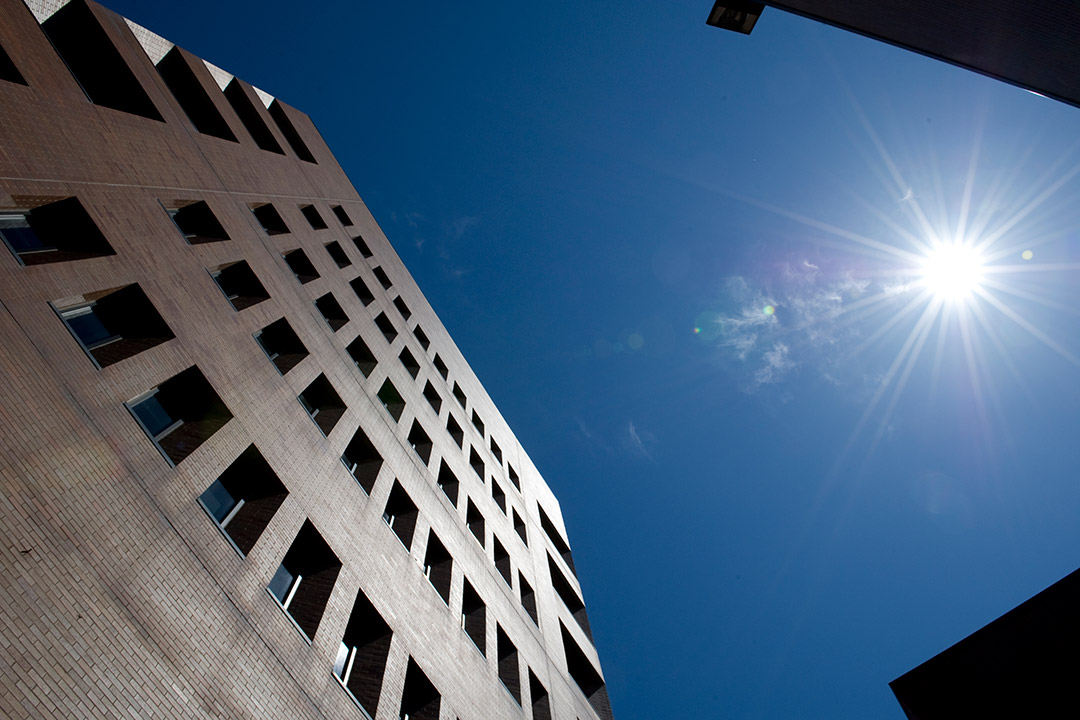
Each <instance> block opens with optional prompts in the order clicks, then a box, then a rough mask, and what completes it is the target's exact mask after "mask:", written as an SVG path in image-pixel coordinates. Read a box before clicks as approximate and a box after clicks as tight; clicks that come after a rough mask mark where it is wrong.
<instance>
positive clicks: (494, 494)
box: [491, 478, 506, 515]
mask: <svg viewBox="0 0 1080 720" xmlns="http://www.w3.org/2000/svg"><path fill="white" fill-rule="evenodd" d="M491 499H492V500H494V501H495V504H496V505H498V506H499V509H500V510H502V511H503V515H505V514H506V492H504V491H503V489H502V486H501V485H499V483H498V481H496V480H495V478H491Z"/></svg>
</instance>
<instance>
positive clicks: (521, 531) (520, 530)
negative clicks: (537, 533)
mask: <svg viewBox="0 0 1080 720" xmlns="http://www.w3.org/2000/svg"><path fill="white" fill-rule="evenodd" d="M512 511H513V514H514V532H516V533H517V534H518V537H519V538H521V542H523V543H525V547H528V546H529V535H528V531H527V530H526V529H525V521H524V520H523V519H522V518H521V516H520V515H518V511H517V508H512Z"/></svg>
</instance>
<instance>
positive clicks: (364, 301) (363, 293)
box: [349, 276, 375, 307]
mask: <svg viewBox="0 0 1080 720" xmlns="http://www.w3.org/2000/svg"><path fill="white" fill-rule="evenodd" d="M349 287H351V288H352V289H353V292H354V293H356V297H357V298H359V300H360V304H361V305H363V306H364V307H367V306H368V305H370V304H371V303H373V302H375V296H374V295H372V294H371V290H370V289H369V288H368V286H367V283H365V282H364V279H363V278H362V277H359V276H357V277H355V278H354V279H352V280H350V281H349Z"/></svg>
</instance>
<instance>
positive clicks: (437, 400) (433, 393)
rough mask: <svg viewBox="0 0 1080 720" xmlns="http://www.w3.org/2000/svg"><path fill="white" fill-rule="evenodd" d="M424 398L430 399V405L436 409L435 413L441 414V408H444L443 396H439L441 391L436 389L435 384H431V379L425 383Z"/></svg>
mask: <svg viewBox="0 0 1080 720" xmlns="http://www.w3.org/2000/svg"><path fill="white" fill-rule="evenodd" d="M424 399H425V400H427V401H428V405H430V406H431V409H432V410H434V411H435V414H436V415H438V414H439V410H440V409H441V408H442V397H440V396H439V392H438V391H437V390H436V389H435V386H434V385H432V384H431V381H430V380H429V381H428V382H427V384H426V385H424Z"/></svg>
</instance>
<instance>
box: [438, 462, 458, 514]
mask: <svg viewBox="0 0 1080 720" xmlns="http://www.w3.org/2000/svg"><path fill="white" fill-rule="evenodd" d="M435 484H436V485H438V486H439V489H440V490H442V491H443V494H444V495H446V498H447V499H448V500H449V501H450V504H451V505H453V506H454V507H457V499H458V487H459V483H458V479H457V475H454V471H453V470H451V469H450V466H449V465H447V464H446V461H445V460H440V461H439V476H438V478H437V479H436V480H435Z"/></svg>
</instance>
